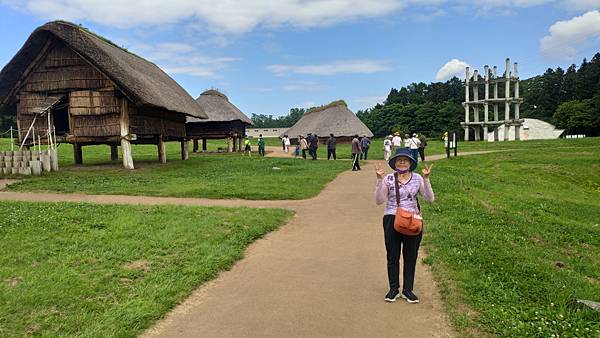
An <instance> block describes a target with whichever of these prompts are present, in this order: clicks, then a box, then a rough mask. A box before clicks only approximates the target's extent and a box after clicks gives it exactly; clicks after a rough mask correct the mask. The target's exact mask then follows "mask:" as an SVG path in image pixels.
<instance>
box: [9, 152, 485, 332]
mask: <svg viewBox="0 0 600 338" xmlns="http://www.w3.org/2000/svg"><path fill="white" fill-rule="evenodd" d="M476 153H483V152H473V153H468V154H465V155H469V154H476ZM443 157H444V156H443V155H438V156H431V157H430V158H429V159H428V160H437V159H439V158H443ZM374 163H376V162H375V161H372V162H371V163H369V164H366V165H364V166H363V170H362V171H359V172H351V171H348V172H344V173H342V174H340V175H339V176H338V177H337V178H336V179H335V180H334V181H333V182H331V183H330V184H329V185H327V186H326V188H325V189H324V190H323V191H322V192H321V193H320V194H319V195H318V196H317V197H315V198H312V199H308V200H302V201H248V200H212V199H193V198H190V199H185V198H168V197H145V196H114V195H110V196H107V195H83V194H40V193H17V192H0V200H28V201H79V202H81V201H85V202H93V203H120V204H185V205H219V206H248V207H282V208H291V209H294V210H295V211H296V216H295V217H294V219H292V221H291V222H289V223H288V224H286V225H284V226H283V227H282V228H281V229H280V230H278V231H275V232H273V233H270V234H269V235H267V236H266V237H265V238H264V239H261V240H259V241H257V242H255V243H254V244H252V245H251V246H250V247H249V248H248V250H247V251H246V254H245V258H244V259H242V260H241V261H239V262H238V263H237V264H236V265H235V266H234V267H233V268H232V269H231V270H230V271H226V272H223V273H221V274H220V275H219V276H218V277H217V278H216V279H215V280H213V281H211V282H209V283H206V284H204V285H203V286H201V287H200V288H199V289H198V290H196V291H195V292H194V293H193V294H192V295H191V296H190V297H189V298H188V299H186V300H185V301H184V302H183V303H182V304H180V305H178V306H177V307H176V308H175V309H174V310H173V311H171V312H170V313H169V314H167V316H166V318H164V319H163V320H161V321H159V322H158V323H157V324H156V325H155V326H154V327H153V328H151V329H149V330H148V331H147V332H146V333H144V335H143V336H146V337H172V336H178V337H179V336H188V337H192V336H208V337H217V336H218V337H223V336H232V337H233V336H236V337H239V336H311V337H312V336H377V337H385V336H407V337H445V336H453V335H454V334H453V332H452V331H451V329H450V326H449V324H448V321H447V320H446V318H445V315H444V312H443V310H442V303H441V300H440V297H439V294H438V291H437V289H436V286H435V283H434V281H433V279H432V276H431V273H430V271H429V269H428V268H427V266H425V265H423V264H422V263H421V260H419V264H418V266H417V274H416V281H415V293H417V294H418V295H419V296H420V298H421V303H420V304H418V305H411V304H408V303H406V302H404V301H401V300H398V301H397V302H396V303H391V304H390V303H386V302H384V301H383V297H384V295H385V293H386V292H387V289H388V286H387V276H386V262H385V248H384V244H383V230H382V226H381V218H382V214H383V206H380V207H376V206H375V205H374V202H373V190H374V183H375V175H374V169H373V164H374ZM380 163H382V164H383V162H380ZM433 177H435V172H434V174H433ZM433 181H434V189H435V178H434V179H433ZM425 235H427V234H425ZM423 256H424V255H423V252H421V258H423Z"/></svg>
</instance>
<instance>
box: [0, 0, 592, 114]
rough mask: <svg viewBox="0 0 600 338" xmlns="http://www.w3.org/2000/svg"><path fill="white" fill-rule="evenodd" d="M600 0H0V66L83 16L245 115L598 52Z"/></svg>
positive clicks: (533, 69)
mask: <svg viewBox="0 0 600 338" xmlns="http://www.w3.org/2000/svg"><path fill="white" fill-rule="evenodd" d="M599 9H600V0H504V1H501V0H478V1H473V0H455V1H447V0H379V1H375V0H370V1H369V0H367V1H365V0H279V1H267V0H254V1H253V0H247V1H233V0H219V1H206V0H170V1H168V2H167V1H162V2H161V1H158V0H153V1H148V0H129V1H127V4H124V2H123V1H116V0H12V1H7V0H0V46H2V47H1V49H0V65H2V66H4V65H5V64H6V63H7V62H8V61H9V60H10V59H11V58H12V57H13V56H14V54H15V53H16V52H17V51H18V49H19V48H20V47H21V46H22V45H23V43H24V42H25V40H26V39H27V37H28V36H29V34H31V32H32V31H33V30H34V29H35V28H36V27H38V26H40V25H42V24H43V23H45V22H47V21H50V20H56V19H63V20H68V21H72V22H75V23H79V24H82V25H83V26H85V27H88V28H90V29H91V30H93V31H95V32H96V33H98V34H101V35H103V36H105V37H107V38H109V39H111V40H112V41H114V42H115V43H117V44H119V45H121V46H123V47H125V48H127V49H129V50H130V51H132V52H134V53H136V54H138V55H140V56H142V57H145V58H146V59H148V60H150V61H152V62H155V63H156V64H157V65H159V66H160V67H161V68H162V69H163V70H165V71H166V72H167V73H169V74H170V75H171V76H172V77H173V78H174V79H175V80H176V81H178V82H179V83H180V84H181V86H182V87H183V88H185V89H186V90H187V91H188V92H189V93H190V95H192V96H193V97H194V98H195V97H197V96H198V95H199V94H200V93H201V92H202V91H204V90H206V89H211V88H213V89H218V90H221V91H222V92H224V93H225V94H226V95H228V96H229V98H230V101H231V102H232V103H234V104H235V105H236V106H238V107H239V108H240V109H241V110H242V111H244V112H245V113H246V114H247V115H250V114H252V113H264V114H273V115H282V114H286V113H287V112H288V111H289V109H290V108H292V107H310V106H314V105H322V104H326V103H328V102H331V101H333V100H338V99H344V100H346V102H347V103H348V104H349V106H350V108H351V109H352V110H354V111H356V110H358V109H364V108H369V107H372V106H373V105H374V104H375V103H377V102H381V101H383V100H384V99H385V97H386V96H387V94H388V92H389V90H390V88H392V87H395V88H399V87H401V86H405V85H407V84H409V83H411V82H419V81H423V82H433V81H437V80H445V79H447V78H448V77H449V76H451V75H453V74H457V75H462V74H463V73H464V67H465V65H467V64H468V65H470V66H471V67H472V68H476V69H480V70H481V69H482V68H483V66H484V65H485V64H489V65H497V66H499V67H500V68H501V69H503V68H502V67H503V64H504V59H505V58H506V57H510V58H511V60H512V61H515V62H519V72H520V76H521V78H527V77H530V76H533V75H538V74H541V73H543V72H544V71H545V70H546V69H547V68H548V67H552V68H555V67H557V66H561V67H564V68H566V67H568V66H569V65H570V64H571V63H576V64H579V63H580V62H581V60H582V59H583V58H584V57H587V58H590V57H591V56H593V54H594V53H596V52H600V12H599V11H598V10H599Z"/></svg>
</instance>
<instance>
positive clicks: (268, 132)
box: [246, 127, 289, 137]
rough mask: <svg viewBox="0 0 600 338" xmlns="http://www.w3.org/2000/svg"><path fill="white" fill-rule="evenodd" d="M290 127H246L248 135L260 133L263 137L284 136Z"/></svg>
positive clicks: (252, 135)
mask: <svg viewBox="0 0 600 338" xmlns="http://www.w3.org/2000/svg"><path fill="white" fill-rule="evenodd" d="M288 129H289V128H286V127H283V128H255V127H248V128H246V135H248V136H250V137H258V135H260V134H262V136H263V137H279V136H280V135H281V136H283V135H284V134H285V133H286V131H287V130H288Z"/></svg>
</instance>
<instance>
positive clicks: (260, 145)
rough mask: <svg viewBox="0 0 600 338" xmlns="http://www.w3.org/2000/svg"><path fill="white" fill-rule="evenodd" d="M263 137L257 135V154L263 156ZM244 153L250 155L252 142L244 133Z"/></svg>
mask: <svg viewBox="0 0 600 338" xmlns="http://www.w3.org/2000/svg"><path fill="white" fill-rule="evenodd" d="M265 145H266V143H265V139H264V137H263V136H262V134H259V135H258V155H259V156H265ZM244 155H248V157H252V142H251V141H250V137H249V136H248V135H246V138H245V139H244Z"/></svg>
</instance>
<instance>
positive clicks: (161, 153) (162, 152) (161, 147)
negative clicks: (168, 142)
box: [158, 135, 167, 163]
mask: <svg viewBox="0 0 600 338" xmlns="http://www.w3.org/2000/svg"><path fill="white" fill-rule="evenodd" d="M158 161H159V162H160V163H167V154H166V147H165V141H164V140H163V137H162V135H160V136H159V137H158Z"/></svg>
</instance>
